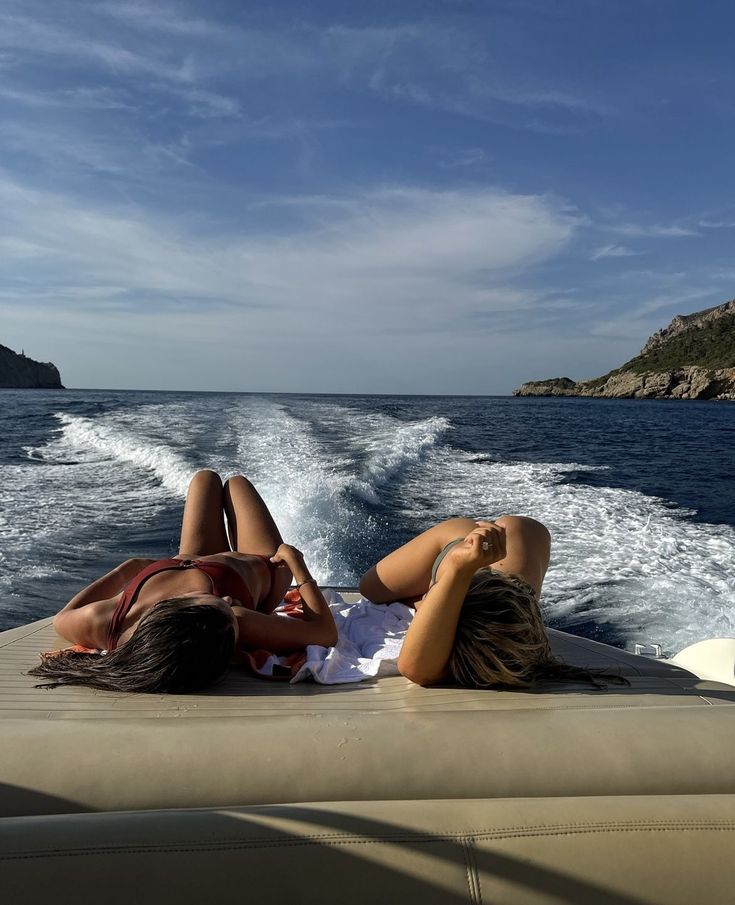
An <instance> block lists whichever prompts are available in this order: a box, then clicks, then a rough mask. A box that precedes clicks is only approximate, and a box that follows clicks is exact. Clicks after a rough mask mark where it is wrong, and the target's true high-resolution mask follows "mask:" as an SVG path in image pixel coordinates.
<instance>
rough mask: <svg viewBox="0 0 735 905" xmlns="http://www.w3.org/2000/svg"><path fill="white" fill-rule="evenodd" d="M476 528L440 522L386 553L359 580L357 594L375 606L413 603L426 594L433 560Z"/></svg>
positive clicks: (464, 522) (469, 522)
mask: <svg viewBox="0 0 735 905" xmlns="http://www.w3.org/2000/svg"><path fill="white" fill-rule="evenodd" d="M476 527H477V525H476V523H475V521H474V520H473V519H470V518H454V519H448V520H447V521H445V522H440V523H439V524H438V525H434V526H433V528H429V529H428V531H424V532H423V533H422V534H419V535H418V537H414V538H413V539H412V540H410V541H409V542H408V543H406V544H404V545H403V546H402V547H399V548H398V549H397V550H394V551H393V552H392V553H389V554H388V555H387V556H386V557H384V558H383V559H381V560H380V562H378V563H376V564H375V565H374V566H373V567H372V569H369V570H368V571H367V572H366V573H365V574H364V575H363V576H362V578H361V579H360V591H361V592H362V593H363V594H364V595H365V597H367V598H368V599H369V600H372V601H374V602H375V603H389V602H391V601H393V600H408V601H414V600H417V599H418V598H420V597H421V596H422V595H423V594H425V593H426V592H427V591H428V590H429V584H430V583H431V567H432V566H433V565H434V560H435V559H436V557H437V556H438V555H439V553H440V552H441V550H442V548H443V547H445V546H446V545H447V544H448V543H449V542H450V541H453V540H456V539H457V538H458V537H466V536H467V535H468V534H469V533H470V532H471V531H472V530H474V529H475V528H476Z"/></svg>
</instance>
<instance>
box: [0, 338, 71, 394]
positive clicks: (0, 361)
mask: <svg viewBox="0 0 735 905" xmlns="http://www.w3.org/2000/svg"><path fill="white" fill-rule="evenodd" d="M0 388H2V389H37V390H41V389H48V390H63V389H64V386H63V384H62V383H61V375H60V374H59V369H58V368H57V367H56V365H53V364H51V362H50V361H47V362H42V361H34V360H33V359H32V358H27V357H26V356H25V355H24V354H23V353H21V354H20V355H18V353H17V352H13V350H12V349H9V348H8V347H7V346H0Z"/></svg>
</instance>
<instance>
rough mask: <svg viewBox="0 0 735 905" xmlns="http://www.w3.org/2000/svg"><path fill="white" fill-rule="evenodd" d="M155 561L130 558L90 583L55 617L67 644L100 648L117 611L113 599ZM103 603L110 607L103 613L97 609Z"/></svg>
mask: <svg viewBox="0 0 735 905" xmlns="http://www.w3.org/2000/svg"><path fill="white" fill-rule="evenodd" d="M152 562H155V560H154V559H126V560H125V562H123V563H120V565H119V566H116V567H115V568H114V569H112V570H111V571H110V572H108V573H107V574H106V575H103V576H102V577H101V578H98V579H97V580H96V581H93V582H92V583H91V584H88V585H87V587H86V588H83V589H82V590H81V591H80V592H79V593H78V594H75V595H74V597H72V599H71V600H70V601H69V602H68V603H67V605H66V606H65V607H64V608H63V609H61V610H59V612H58V613H57V614H56V615H55V616H54V629H55V631H56V633H57V634H59V635H61V637H62V638H66V639H67V641H74V642H76V643H77V644H84V645H86V646H87V647H99V646H100V643H101V636H102V635H103V634H104V631H105V629H106V625H107V622H108V621H109V616H110V613H108V610H110V609H111V608H112V609H114V605H112V604H111V601H110V598H113V597H115V595H116V594H119V593H120V591H121V590H122V589H123V588H124V587H125V585H126V584H127V583H128V582H129V581H130V579H131V578H133V577H134V576H135V575H137V574H138V572H140V570H141V569H143V568H145V566H147V565H150V563H152ZM100 602H104V603H105V604H108V605H107V606H105V607H103V610H104V612H101V611H100V607H96V606H93V604H96V603H100ZM103 646H104V645H103Z"/></svg>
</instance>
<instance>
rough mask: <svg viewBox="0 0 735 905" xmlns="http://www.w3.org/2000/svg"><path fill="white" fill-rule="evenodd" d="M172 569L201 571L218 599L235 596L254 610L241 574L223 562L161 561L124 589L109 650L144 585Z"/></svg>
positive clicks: (109, 634)
mask: <svg viewBox="0 0 735 905" xmlns="http://www.w3.org/2000/svg"><path fill="white" fill-rule="evenodd" d="M173 569H198V570H199V571H200V572H204V574H205V575H207V576H208V577H209V581H210V584H211V585H212V593H213V594H215V595H216V596H217V597H225V596H229V597H234V598H236V599H237V600H239V601H240V603H241V604H242V606H244V607H245V608H246V609H249V610H253V609H255V601H254V600H253V597H252V594H251V593H250V589H249V588H248V586H247V585H246V584H245V582H244V580H243V579H242V577H241V575H240V573H239V572H237V571H236V570H235V569H233V568H232V567H231V566H228V565H226V564H225V563H223V562H216V561H215V560H204V561H203V560H201V559H159V560H156V562H152V563H151V564H150V565H148V566H146V567H145V568H144V569H141V570H140V572H138V574H137V575H135V576H134V577H133V578H131V579H130V581H129V582H128V583H127V584H126V585H125V587H124V588H123V592H122V596H121V597H120V602H119V603H118V605H117V607H116V608H115V612H114V613H113V614H112V619H111V620H110V628H109V630H108V633H107V650H108V652H109V651H113V650H115V648H116V647H117V642H118V641H119V640H120V635H121V634H122V626H123V621H124V619H125V617H126V616H127V614H128V613H129V612H130V607H131V606H132V605H133V604H134V603H135V601H136V599H137V597H138V593H139V592H140V589H141V587H142V586H143V585H144V584H145V582H146V581H147V580H148V579H149V578H150V577H151V576H152V575H157V574H158V573H159V572H167V571H170V570H173Z"/></svg>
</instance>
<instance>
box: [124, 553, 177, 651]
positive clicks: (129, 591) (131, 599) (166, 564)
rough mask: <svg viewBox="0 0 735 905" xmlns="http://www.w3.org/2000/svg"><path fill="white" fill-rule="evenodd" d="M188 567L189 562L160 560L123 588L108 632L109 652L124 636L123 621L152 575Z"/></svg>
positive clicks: (135, 576)
mask: <svg viewBox="0 0 735 905" xmlns="http://www.w3.org/2000/svg"><path fill="white" fill-rule="evenodd" d="M186 565H187V560H181V559H159V560H156V562H152V563H150V565H147V566H145V568H143V569H141V570H140V572H138V573H137V574H136V575H134V576H133V577H132V578H131V579H130V581H129V582H128V583H127V584H126V585H125V587H124V588H123V592H122V595H121V596H120V601H119V603H118V605H117V606H116V607H115V612H114V613H113V614H112V619H110V627H109V629H108V630H107V650H108V651H113V650H115V648H116V647H117V642H118V641H119V640H120V635H121V634H122V625H123V621H124V620H125V617H126V616H127V615H128V613H129V612H130V608H131V607H132V605H133V604H134V603H135V601H136V599H137V597H138V593H139V591H140V589H141V587H142V586H143V585H144V584H145V582H146V581H147V580H148V579H149V578H150V577H151V575H157V574H158V573H159V572H166V571H167V570H170V569H178V568H180V567H181V566H184V567H185V566H186Z"/></svg>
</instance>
